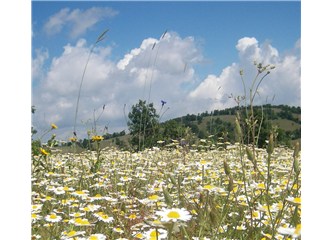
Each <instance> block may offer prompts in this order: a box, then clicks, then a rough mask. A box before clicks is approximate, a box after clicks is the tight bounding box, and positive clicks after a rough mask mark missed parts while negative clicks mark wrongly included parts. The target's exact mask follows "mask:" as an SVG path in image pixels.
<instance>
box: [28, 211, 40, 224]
mask: <svg viewBox="0 0 333 240" xmlns="http://www.w3.org/2000/svg"><path fill="white" fill-rule="evenodd" d="M41 218H42V217H41V216H40V215H37V214H36V213H32V214H31V221H32V223H35V222H37V220H40V219H41Z"/></svg>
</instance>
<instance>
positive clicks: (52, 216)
mask: <svg viewBox="0 0 333 240" xmlns="http://www.w3.org/2000/svg"><path fill="white" fill-rule="evenodd" d="M61 219H62V217H60V216H58V215H56V214H54V213H52V214H50V215H47V216H46V217H45V220H46V221H48V222H59V221H60V220H61Z"/></svg>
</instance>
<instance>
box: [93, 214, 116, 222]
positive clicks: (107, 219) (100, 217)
mask: <svg viewBox="0 0 333 240" xmlns="http://www.w3.org/2000/svg"><path fill="white" fill-rule="evenodd" d="M97 216H98V217H97V218H98V220H100V221H103V222H106V223H110V222H112V221H113V217H109V216H108V215H107V214H101V215H99V214H97Z"/></svg>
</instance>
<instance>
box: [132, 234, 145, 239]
mask: <svg viewBox="0 0 333 240" xmlns="http://www.w3.org/2000/svg"><path fill="white" fill-rule="evenodd" d="M134 238H138V239H143V238H144V236H143V234H142V233H140V232H139V233H135V235H134Z"/></svg>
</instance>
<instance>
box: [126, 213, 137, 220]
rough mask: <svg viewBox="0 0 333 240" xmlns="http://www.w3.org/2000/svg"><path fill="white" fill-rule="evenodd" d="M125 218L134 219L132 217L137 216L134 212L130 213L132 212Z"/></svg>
mask: <svg viewBox="0 0 333 240" xmlns="http://www.w3.org/2000/svg"><path fill="white" fill-rule="evenodd" d="M127 218H129V219H131V220H134V219H136V218H137V216H136V215H135V214H134V213H132V214H131V215H129V216H128V217H127Z"/></svg>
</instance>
